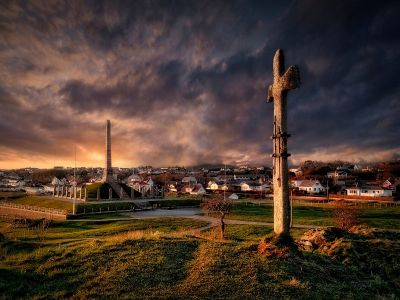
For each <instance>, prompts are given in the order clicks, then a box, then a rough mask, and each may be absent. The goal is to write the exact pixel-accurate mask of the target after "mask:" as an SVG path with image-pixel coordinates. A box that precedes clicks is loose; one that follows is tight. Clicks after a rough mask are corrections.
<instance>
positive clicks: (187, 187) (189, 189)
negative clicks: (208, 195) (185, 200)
mask: <svg viewBox="0 0 400 300" xmlns="http://www.w3.org/2000/svg"><path fill="white" fill-rule="evenodd" d="M193 188H194V186H191V185H184V186H183V187H182V188H181V193H191V192H192V190H193Z"/></svg>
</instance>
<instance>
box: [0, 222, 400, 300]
mask: <svg viewBox="0 0 400 300" xmlns="http://www.w3.org/2000/svg"><path fill="white" fill-rule="evenodd" d="M205 225H206V223H204V222H199V221H194V220H188V219H149V220H129V221H118V222H111V221H107V220H103V221H101V222H95V221H91V220H87V221H69V222H64V223H53V224H52V225H51V227H50V228H49V229H48V231H47V233H46V239H45V241H44V242H43V241H42V242H41V241H40V240H39V238H38V235H37V234H36V232H35V231H34V230H26V229H23V228H15V229H12V228H11V227H10V226H9V224H7V223H0V230H1V232H2V234H3V235H4V236H5V239H3V241H1V242H0V257H1V260H0V295H1V298H3V299H18V298H38V299H43V298H70V297H74V298H81V299H88V298H89V299H90V298H123V299H156V298H157V299H158V298H160V299H205V298H206V299H211V298H212V299H282V298H295V299H298V298H302V299H341V298H346V299H371V298H393V299H394V298H396V297H397V298H398V297H400V281H399V279H398V278H400V276H398V275H399V271H400V266H399V261H400V259H399V258H400V242H399V235H398V234H395V233H392V234H389V233H380V234H375V235H354V234H353V235H351V236H348V237H344V238H343V243H342V244H341V245H342V246H338V249H342V250H346V251H344V252H343V251H342V252H340V251H339V252H340V253H341V254H342V257H339V256H330V255H326V254H322V253H318V254H317V253H308V252H304V253H303V254H302V255H298V256H297V255H295V256H288V257H276V256H271V257H266V256H264V255H261V254H259V253H258V252H257V244H258V242H259V241H260V239H261V238H262V237H264V236H265V235H267V234H268V233H270V232H271V230H272V229H271V228H270V227H266V226H250V225H228V226H227V240H226V241H219V240H215V239H213V237H214V232H213V230H209V231H204V232H200V231H199V230H198V229H197V228H200V227H202V226H205ZM304 230H305V229H296V230H294V232H293V233H294V235H295V236H300V235H301V234H302V232H303V231H304ZM353 245H354V246H353ZM340 247H341V248H340ZM339 252H338V253H339ZM346 253H347V254H346ZM346 258H347V259H346ZM355 258H356V259H355Z"/></svg>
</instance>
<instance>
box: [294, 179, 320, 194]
mask: <svg viewBox="0 0 400 300" xmlns="http://www.w3.org/2000/svg"><path fill="white" fill-rule="evenodd" d="M299 190H300V191H305V192H307V193H308V194H318V193H321V192H325V188H324V187H323V186H322V184H321V183H320V182H319V180H303V181H302V182H301V184H300V186H299Z"/></svg>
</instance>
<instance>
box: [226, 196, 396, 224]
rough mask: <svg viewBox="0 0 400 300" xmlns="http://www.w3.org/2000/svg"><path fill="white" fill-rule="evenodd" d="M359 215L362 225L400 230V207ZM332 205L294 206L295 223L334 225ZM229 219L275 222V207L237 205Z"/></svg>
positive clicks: (365, 210)
mask: <svg viewBox="0 0 400 300" xmlns="http://www.w3.org/2000/svg"><path fill="white" fill-rule="evenodd" d="M356 211H357V214H358V217H359V221H360V222H361V223H362V224H365V225H368V226H371V227H374V228H382V229H400V206H398V207H382V208H380V207H368V208H365V207H362V208H358V209H357V210H356ZM332 214H333V206H332V205H326V204H325V205H324V206H322V205H321V204H319V205H313V204H308V205H307V206H305V205H298V204H295V205H294V206H293V223H294V224H301V225H314V226H332V225H333V218H332ZM227 218H228V219H233V220H246V221H256V222H271V223H272V222H273V220H274V216H273V205H272V204H271V203H261V204H253V203H244V202H242V203H236V204H235V205H234V208H233V210H232V213H231V214H229V215H228V216H227Z"/></svg>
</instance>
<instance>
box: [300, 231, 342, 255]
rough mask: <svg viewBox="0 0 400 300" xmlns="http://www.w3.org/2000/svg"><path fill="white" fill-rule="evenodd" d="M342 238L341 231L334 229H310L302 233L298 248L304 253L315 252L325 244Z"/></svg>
mask: <svg viewBox="0 0 400 300" xmlns="http://www.w3.org/2000/svg"><path fill="white" fill-rule="evenodd" d="M342 236H343V231H342V230H340V229H338V228H336V227H328V228H315V229H310V230H308V231H306V232H304V234H303V236H302V237H301V238H300V241H299V242H298V246H299V248H300V249H302V250H305V251H315V250H316V249H318V248H320V247H321V246H323V245H325V244H326V243H329V242H333V241H334V240H336V239H338V238H341V237H342Z"/></svg>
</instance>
